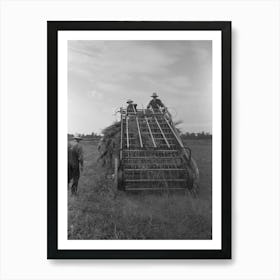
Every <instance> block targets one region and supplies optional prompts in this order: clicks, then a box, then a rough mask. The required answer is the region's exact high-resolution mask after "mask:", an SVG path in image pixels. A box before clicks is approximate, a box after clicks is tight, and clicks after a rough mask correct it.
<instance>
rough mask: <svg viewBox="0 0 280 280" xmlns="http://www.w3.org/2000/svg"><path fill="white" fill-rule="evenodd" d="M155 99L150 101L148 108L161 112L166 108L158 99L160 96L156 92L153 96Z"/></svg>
mask: <svg viewBox="0 0 280 280" xmlns="http://www.w3.org/2000/svg"><path fill="white" fill-rule="evenodd" d="M151 97H152V98H153V99H152V100H151V101H150V103H149V104H148V106H147V108H148V109H149V108H151V107H152V109H153V110H155V109H156V110H159V109H160V108H163V109H164V108H165V106H164V104H163V103H162V101H161V100H160V99H159V98H158V95H157V94H156V92H154V93H153V94H152V96H151Z"/></svg>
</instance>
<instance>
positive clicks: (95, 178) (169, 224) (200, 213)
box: [68, 140, 212, 239]
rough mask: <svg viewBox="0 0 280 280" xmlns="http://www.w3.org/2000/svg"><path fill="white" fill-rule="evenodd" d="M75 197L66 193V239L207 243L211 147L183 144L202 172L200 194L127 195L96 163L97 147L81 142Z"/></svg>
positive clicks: (196, 142) (200, 142) (203, 142)
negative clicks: (81, 161)
mask: <svg viewBox="0 0 280 280" xmlns="http://www.w3.org/2000/svg"><path fill="white" fill-rule="evenodd" d="M81 143H82V145H83V149H84V155H85V162H84V172H83V174H82V175H81V178H80V182H79V188H78V195H77V196H71V194H70V191H68V239H211V236H212V204H211V200H212V195H211V194H212V185H211V182H212V175H211V174H212V166H211V162H212V152H211V150H212V142H211V140H187V141H185V143H186V144H187V145H188V146H189V147H190V148H191V149H192V154H193V157H194V158H195V159H196V161H197V164H198V167H199V170H200V177H201V178H200V193H199V197H198V198H193V197H191V196H189V195H187V194H185V193H184V192H180V193H169V194H168V193H145V192H143V193H137V194H135V193H126V192H120V191H117V190H115V189H114V187H113V180H112V179H111V178H110V175H109V174H106V172H105V170H103V168H102V167H101V166H100V164H99V163H98V162H97V158H98V155H99V154H98V150H97V143H96V142H86V141H84V142H81Z"/></svg>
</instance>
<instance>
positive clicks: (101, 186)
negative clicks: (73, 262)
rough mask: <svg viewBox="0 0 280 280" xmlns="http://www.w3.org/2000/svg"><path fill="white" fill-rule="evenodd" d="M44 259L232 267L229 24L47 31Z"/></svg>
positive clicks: (79, 26)
mask: <svg viewBox="0 0 280 280" xmlns="http://www.w3.org/2000/svg"><path fill="white" fill-rule="evenodd" d="M47 28H48V258H49V259H81V258H83V259H230V258H231V22H224V21H216V22H207V21H205V22H203V21H201V22H193V21H190V22H188V21H186V22H164V21H163V22H148V21H147V22H136V21H135V22H134V21H131V22H106V21H104V22H96V21H49V22H48V26H47Z"/></svg>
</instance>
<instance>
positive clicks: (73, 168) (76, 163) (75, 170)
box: [68, 133, 84, 195]
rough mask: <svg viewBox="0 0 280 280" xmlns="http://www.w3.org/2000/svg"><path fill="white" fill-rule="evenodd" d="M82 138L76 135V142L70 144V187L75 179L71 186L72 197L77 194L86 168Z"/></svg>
mask: <svg viewBox="0 0 280 280" xmlns="http://www.w3.org/2000/svg"><path fill="white" fill-rule="evenodd" d="M81 140H82V138H81V137H80V135H79V134H77V133H76V134H75V135H74V141H73V142H72V143H69V144H68V185H69V183H70V181H71V180H72V179H73V183H72V186H71V193H72V195H75V194H77V190H78V183H79V178H80V172H83V168H84V153H83V147H82V146H81V144H80V141H81Z"/></svg>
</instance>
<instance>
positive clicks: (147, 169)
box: [124, 168, 186, 172]
mask: <svg viewBox="0 0 280 280" xmlns="http://www.w3.org/2000/svg"><path fill="white" fill-rule="evenodd" d="M124 171H130V172H133V171H186V169H184V168H142V169H141V168H137V169H132V168H131V169H130V168H124Z"/></svg>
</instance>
